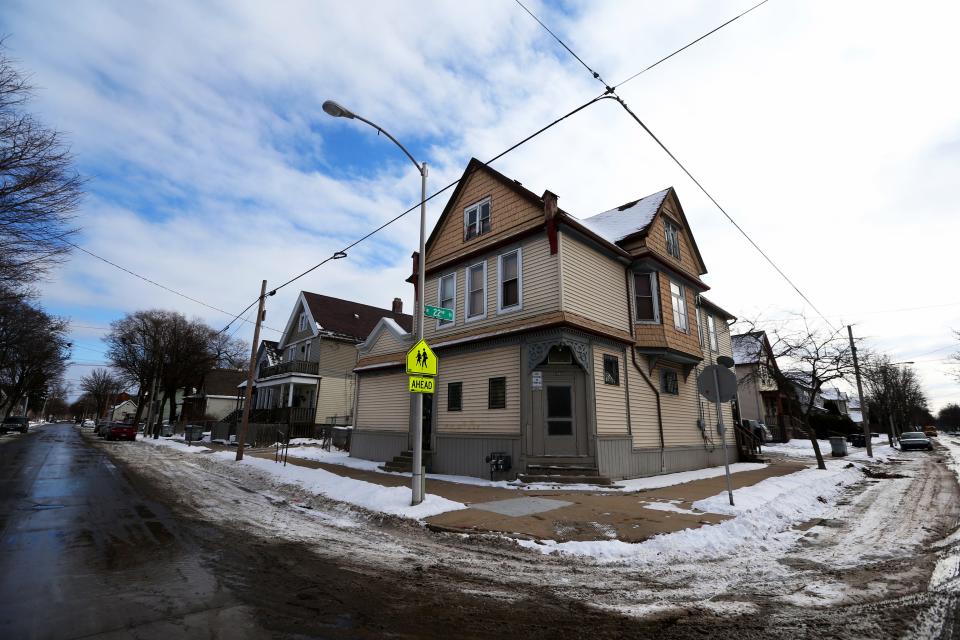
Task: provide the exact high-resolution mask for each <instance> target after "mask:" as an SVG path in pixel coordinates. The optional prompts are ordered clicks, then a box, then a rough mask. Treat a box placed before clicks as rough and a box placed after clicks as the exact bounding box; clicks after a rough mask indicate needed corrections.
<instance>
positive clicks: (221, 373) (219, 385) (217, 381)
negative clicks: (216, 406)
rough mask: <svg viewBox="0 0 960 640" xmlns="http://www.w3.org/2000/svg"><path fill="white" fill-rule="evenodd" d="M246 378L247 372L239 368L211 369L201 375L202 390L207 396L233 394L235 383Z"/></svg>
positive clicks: (235, 391)
mask: <svg viewBox="0 0 960 640" xmlns="http://www.w3.org/2000/svg"><path fill="white" fill-rule="evenodd" d="M274 344H276V343H274ZM246 379H247V372H246V371H243V370H241V369H213V370H212V371H208V372H207V374H206V375H205V376H204V377H203V392H204V393H205V394H206V395H208V396H235V395H237V385H239V384H240V383H241V382H243V381H244V380H246Z"/></svg>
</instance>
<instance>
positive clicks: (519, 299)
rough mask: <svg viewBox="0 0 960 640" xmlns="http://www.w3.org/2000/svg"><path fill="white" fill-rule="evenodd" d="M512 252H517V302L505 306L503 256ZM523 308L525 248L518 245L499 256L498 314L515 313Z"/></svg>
mask: <svg viewBox="0 0 960 640" xmlns="http://www.w3.org/2000/svg"><path fill="white" fill-rule="evenodd" d="M512 253H516V254H517V304H516V305H514V306H512V307H507V308H506V309H504V308H503V258H504V257H505V256H509V255H510V254H512ZM522 310H523V249H522V248H521V247H517V248H516V249H511V250H510V251H504V252H503V253H501V254H500V255H498V256H497V315H500V314H504V313H513V312H515V311H522Z"/></svg>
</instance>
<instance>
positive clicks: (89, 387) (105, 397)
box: [80, 369, 123, 418]
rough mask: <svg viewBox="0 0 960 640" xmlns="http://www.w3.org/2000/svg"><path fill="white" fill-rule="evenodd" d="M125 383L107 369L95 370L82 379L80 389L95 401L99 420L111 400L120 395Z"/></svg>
mask: <svg viewBox="0 0 960 640" xmlns="http://www.w3.org/2000/svg"><path fill="white" fill-rule="evenodd" d="M122 387H123V383H122V382H121V381H120V379H119V378H118V377H117V376H115V375H113V374H112V373H110V371H109V370H107V369H94V370H93V371H91V372H90V373H88V374H87V375H85V376H83V377H82V378H80V389H82V390H83V392H84V393H85V394H86V395H87V396H88V397H90V398H91V399H92V400H93V403H94V410H95V412H96V416H97V418H100V417H101V416H103V415H104V412H105V411H106V410H107V409H108V408H109V404H110V399H111V398H114V397H116V395H117V394H118V393H120V391H121V389H122Z"/></svg>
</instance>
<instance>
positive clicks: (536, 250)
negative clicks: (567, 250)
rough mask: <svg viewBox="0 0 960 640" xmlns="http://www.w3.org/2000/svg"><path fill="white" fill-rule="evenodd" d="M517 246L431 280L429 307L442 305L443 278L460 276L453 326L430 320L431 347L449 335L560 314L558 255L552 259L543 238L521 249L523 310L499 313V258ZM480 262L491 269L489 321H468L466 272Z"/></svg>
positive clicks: (426, 334) (427, 335) (426, 326)
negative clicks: (449, 275)
mask: <svg viewBox="0 0 960 640" xmlns="http://www.w3.org/2000/svg"><path fill="white" fill-rule="evenodd" d="M516 247H517V245H508V246H507V247H504V248H502V249H498V250H496V251H494V252H492V253H490V254H487V255H486V256H481V257H477V258H472V259H469V260H464V261H463V262H461V263H458V264H457V265H456V266H455V267H451V268H450V269H446V270H444V271H442V272H439V273H437V274H436V275H434V276H431V277H430V278H429V279H428V280H427V281H426V295H425V296H424V301H425V302H426V303H427V304H429V305H436V304H439V300H438V298H437V286H438V283H439V281H440V278H441V277H442V276H445V275H447V274H449V273H456V278H457V280H456V281H457V289H456V299H455V306H454V319H453V322H452V323H451V324H447V325H444V326H443V327H441V328H440V329H439V330H438V329H437V321H436V320H433V319H431V318H427V319H426V321H425V322H424V326H423V329H424V338H425V339H426V340H427V342H430V343H431V344H432V343H433V342H442V341H443V337H444V336H445V335H451V334H454V333H462V332H463V331H464V330H465V329H466V330H471V331H475V332H477V333H484V332H486V331H489V330H492V329H495V328H496V327H497V325H502V324H505V323H508V322H514V321H516V320H521V319H524V318H529V317H531V316H535V315H539V314H542V313H547V312H551V311H559V309H560V287H559V284H558V283H559V277H558V266H557V265H558V261H557V256H556V255H550V244H549V242H548V241H547V238H546V236H545V235H543V234H540V235H537V236H535V237H533V238H529V239H527V240H525V241H523V242H522V243H520V244H519V247H520V248H521V298H520V304H521V307H522V308H521V309H519V310H516V311H504V312H502V313H498V312H497V287H498V282H499V280H498V269H499V260H498V256H500V255H502V254H505V253H510V252H511V251H513V250H514V249H515V248H516ZM479 262H486V265H487V308H486V317H484V318H481V319H474V320H471V321H469V322H466V321H465V317H466V315H465V311H466V309H465V305H464V300H465V296H466V277H465V269H466V268H467V267H469V266H472V265H475V264H477V263H479Z"/></svg>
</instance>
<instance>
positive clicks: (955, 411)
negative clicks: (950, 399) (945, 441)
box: [937, 402, 960, 429]
mask: <svg viewBox="0 0 960 640" xmlns="http://www.w3.org/2000/svg"><path fill="white" fill-rule="evenodd" d="M937 426H938V427H940V428H941V429H944V428H946V429H958V428H960V404H957V403H955V402H954V403H951V404H948V405H947V406H945V407H943V408H942V409H940V412H939V413H938V414H937Z"/></svg>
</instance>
